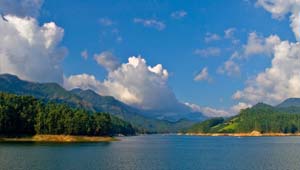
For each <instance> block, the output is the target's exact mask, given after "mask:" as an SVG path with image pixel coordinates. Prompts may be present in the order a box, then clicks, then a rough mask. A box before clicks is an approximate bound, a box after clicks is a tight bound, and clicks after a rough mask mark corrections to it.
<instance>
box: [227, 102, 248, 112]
mask: <svg viewBox="0 0 300 170" xmlns="http://www.w3.org/2000/svg"><path fill="white" fill-rule="evenodd" d="M251 106H252V105H251V104H247V103H244V102H239V103H238V104H236V105H233V106H232V107H231V108H230V110H231V111H232V113H235V114H238V113H239V112H240V111H241V110H242V109H246V108H250V107H251Z"/></svg>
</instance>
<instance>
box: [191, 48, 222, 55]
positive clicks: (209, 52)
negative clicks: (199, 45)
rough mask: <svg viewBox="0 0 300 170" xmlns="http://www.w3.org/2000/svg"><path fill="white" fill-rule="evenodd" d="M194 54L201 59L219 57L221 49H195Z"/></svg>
mask: <svg viewBox="0 0 300 170" xmlns="http://www.w3.org/2000/svg"><path fill="white" fill-rule="evenodd" d="M194 53H195V54H196V55H199V56H203V57H210V56H219V55H220V54H221V49H220V48H217V47H208V48H205V49H196V50H195V51H194Z"/></svg>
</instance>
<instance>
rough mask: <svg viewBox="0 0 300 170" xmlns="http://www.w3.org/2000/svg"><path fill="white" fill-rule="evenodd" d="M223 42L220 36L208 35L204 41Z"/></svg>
mask: <svg viewBox="0 0 300 170" xmlns="http://www.w3.org/2000/svg"><path fill="white" fill-rule="evenodd" d="M218 40H221V37H220V36H219V35H218V34H212V33H206V35H205V38H204V41H205V42H207V43H209V42H212V41H218Z"/></svg>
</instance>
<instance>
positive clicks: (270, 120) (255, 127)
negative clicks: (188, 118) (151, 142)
mask: <svg viewBox="0 0 300 170" xmlns="http://www.w3.org/2000/svg"><path fill="white" fill-rule="evenodd" d="M293 108H295V107H294V106H293V105H289V106H287V107H286V108H284V109H282V108H279V107H273V106H271V105H267V104H264V103H258V104H256V105H254V106H253V107H252V108H247V109H244V110H241V112H240V114H238V115H236V116H233V117H231V118H228V119H224V118H213V119H210V120H206V121H204V122H201V123H197V124H195V125H193V126H192V127H191V128H189V129H188V130H187V132H190V133H250V132H252V131H259V132H261V133H296V132H300V110H298V111H297V110H293Z"/></svg>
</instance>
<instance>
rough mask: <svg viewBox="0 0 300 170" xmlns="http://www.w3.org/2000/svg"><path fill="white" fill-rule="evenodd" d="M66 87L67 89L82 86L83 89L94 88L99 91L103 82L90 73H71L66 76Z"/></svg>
mask: <svg viewBox="0 0 300 170" xmlns="http://www.w3.org/2000/svg"><path fill="white" fill-rule="evenodd" d="M63 85H64V87H65V88H66V89H69V90H70V89H74V88H81V89H83V90H88V89H93V90H96V91H99V90H100V88H101V86H102V84H101V82H99V81H98V80H97V79H96V77H95V76H93V75H89V74H79V75H71V76H69V77H64V84H63Z"/></svg>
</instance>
